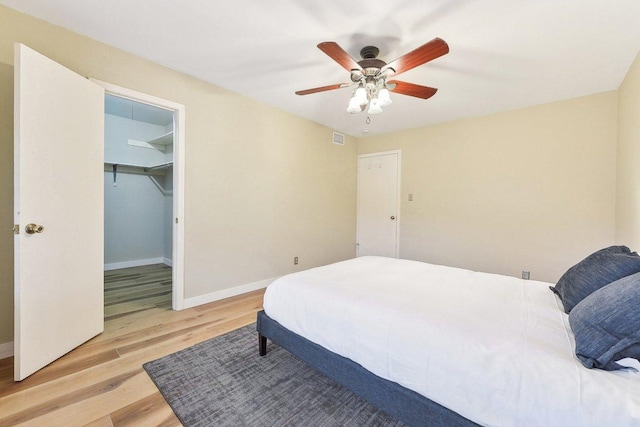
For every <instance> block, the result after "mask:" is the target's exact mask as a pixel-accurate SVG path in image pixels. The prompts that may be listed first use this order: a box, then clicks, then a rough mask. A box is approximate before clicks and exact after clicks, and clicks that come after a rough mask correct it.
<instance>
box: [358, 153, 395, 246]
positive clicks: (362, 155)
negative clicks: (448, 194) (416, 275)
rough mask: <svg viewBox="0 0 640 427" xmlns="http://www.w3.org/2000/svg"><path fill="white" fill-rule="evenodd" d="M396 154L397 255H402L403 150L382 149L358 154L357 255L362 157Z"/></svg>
mask: <svg viewBox="0 0 640 427" xmlns="http://www.w3.org/2000/svg"><path fill="white" fill-rule="evenodd" d="M392 154H395V155H396V156H397V157H396V159H397V165H398V170H397V175H396V185H397V193H396V212H397V213H396V221H395V222H396V247H395V250H394V251H395V257H396V258H399V257H400V219H401V218H402V216H401V215H400V202H401V201H402V195H401V194H400V191H401V189H402V186H401V177H402V174H401V167H402V150H389V151H380V152H376V153H367V154H358V164H357V170H358V178H357V180H356V187H357V188H356V256H359V254H358V252H359V250H360V248H359V247H358V242H360V236H359V230H360V228H359V227H358V219H359V218H360V212H359V210H360V186H359V185H358V184H359V181H360V176H359V175H360V159H364V158H367V157H377V156H386V155H392Z"/></svg>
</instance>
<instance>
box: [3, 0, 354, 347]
mask: <svg viewBox="0 0 640 427" xmlns="http://www.w3.org/2000/svg"><path fill="white" fill-rule="evenodd" d="M14 42H21V43H24V44H26V45H28V46H30V47H32V48H33V49H36V50H37V51H39V52H41V53H43V54H44V55H46V56H48V57H50V58H52V59H53V60H55V61H57V62H60V63H61V64H63V65H65V66H66V67H68V68H70V69H72V70H74V71H76V72H78V73H80V74H82V75H85V76H90V77H94V78H97V79H100V80H103V81H107V82H110V83H114V84H117V85H121V86H124V87H127V88H131V89H134V90H137V91H140V92H145V93H148V94H151V95H155V96H158V97H161V98H165V99H168V100H171V101H175V102H178V103H182V104H184V105H185V107H186V139H187V141H186V145H185V148H186V156H185V159H186V176H185V185H186V188H185V218H184V221H185V296H186V297H187V298H189V297H195V296H200V295H204V294H207V293H211V292H215V291H219V290H222V289H227V288H231V287H235V286H240V285H243V284H248V283H252V282H256V281H261V280H264V279H269V278H273V277H276V276H279V275H282V274H284V273H288V272H291V271H293V270H294V266H293V257H294V256H298V257H299V258H300V264H299V265H298V266H296V267H295V269H296V270H299V269H304V268H309V267H312V266H317V265H320V264H326V263H329V262H333V261H338V260H342V259H346V258H350V257H353V256H354V254H355V249H354V241H355V194H356V193H355V188H356V166H355V165H356V161H355V159H356V141H355V139H354V138H350V137H348V138H346V144H345V146H338V145H335V144H332V143H331V129H328V128H326V127H324V126H320V125H318V124H315V123H313V122H310V121H308V120H303V119H300V118H297V117H295V116H293V115H290V114H288V113H284V112H282V111H279V110H277V109H274V108H271V107H268V106H265V105H263V104H259V103H256V102H253V101H251V100H249V99H247V98H244V97H241V96H238V95H236V94H233V93H230V92H228V91H226V90H223V89H221V88H219V87H216V86H213V85H211V84H207V83H205V82H203V81H200V80H197V79H194V78H192V77H189V76H187V75H185V74H181V73H178V72H175V71H172V70H169V69H167V68H164V67H161V66H159V65H157V64H154V63H151V62H149V61H145V60H143V59H141V58H139V57H135V56H133V55H130V54H127V53H125V52H122V51H120V50H118V49H115V48H112V47H109V46H106V45H103V44H100V43H98V42H95V41H93V40H90V39H88V38H86V37H82V36H80V35H78V34H75V33H72V32H69V31H67V30H64V29H62V28H60V27H56V26H52V25H50V24H47V23H45V22H43V21H40V20H37V19H34V18H31V17H28V16H26V15H22V14H20V13H17V12H15V11H13V10H11V9H7V8H5V7H2V6H0V106H1V107H2V110H1V111H0V138H1V140H0V230H4V232H3V233H0V251H2V254H3V256H2V257H0V343H4V342H9V341H11V340H12V339H13V326H12V325H13V322H12V319H13V314H12V311H13V276H12V263H13V260H12V256H11V254H12V251H13V241H12V235H11V233H10V229H11V224H12V223H13V213H12V204H13V131H12V128H13V122H12V121H13V113H12V102H13V101H12V99H13V89H12V85H13V49H14V47H13V44H14Z"/></svg>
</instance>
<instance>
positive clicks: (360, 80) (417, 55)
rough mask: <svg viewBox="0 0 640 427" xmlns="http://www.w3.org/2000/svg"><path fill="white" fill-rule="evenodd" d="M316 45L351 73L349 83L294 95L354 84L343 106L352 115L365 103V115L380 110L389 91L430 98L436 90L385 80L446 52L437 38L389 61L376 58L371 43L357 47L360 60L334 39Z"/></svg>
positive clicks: (387, 98)
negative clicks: (350, 94) (347, 100)
mask: <svg viewBox="0 0 640 427" xmlns="http://www.w3.org/2000/svg"><path fill="white" fill-rule="evenodd" d="M318 48H319V49H320V50H321V51H323V52H324V53H326V54H327V55H328V56H329V57H330V58H332V59H333V60H334V61H336V62H337V63H338V64H340V65H341V66H342V67H343V68H344V69H345V70H347V71H349V72H350V73H351V83H338V84H333V85H328V86H321V87H316V88H313V89H306V90H299V91H297V92H296V94H297V95H309V94H312V93H318V92H325V91H328V90H333V89H340V88H343V87H349V86H357V87H356V88H355V89H354V91H353V95H352V97H351V100H350V101H349V107H348V108H347V111H348V112H349V113H352V114H355V113H359V112H361V111H364V110H365V109H366V107H367V105H369V109H368V113H369V114H379V113H381V112H382V107H385V106H387V105H389V104H391V98H390V97H389V91H391V92H394V93H399V94H402V95H408V96H413V97H416V98H422V99H428V98H431V97H432V96H433V95H435V93H436V92H437V91H438V89H435V88H432V87H428V86H421V85H417V84H414V83H407V82H402V81H399V80H388V79H389V78H390V77H391V76H397V75H398V74H400V73H404V72H405V71H409V70H411V69H413V68H415V67H418V66H420V65H422V64H425V63H427V62H429V61H432V60H434V59H436V58H439V57H440V56H442V55H445V54H447V53H449V45H448V44H447V42H445V41H444V40H442V39H441V38H437V37H436V38H435V39H433V40H431V41H429V42H427V43H425V44H423V45H422V46H420V47H418V48H417V49H414V50H412V51H411V52H409V53H407V54H405V55H403V56H401V57H400V58H398V59H396V60H394V61H391V62H389V63H386V62H384V61H382V60H381V59H378V53H379V49H378V48H377V47H375V46H365V47H363V48H362V49H361V50H360V56H361V57H362V60H360V61H356V60H355V59H353V58H352V57H351V56H350V55H349V54H348V53H347V52H346V51H345V50H344V49H342V48H341V47H340V46H339V45H338V44H337V43H336V42H323V43H320V44H318Z"/></svg>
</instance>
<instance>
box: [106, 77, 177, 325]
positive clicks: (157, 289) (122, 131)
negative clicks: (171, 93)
mask: <svg viewBox="0 0 640 427" xmlns="http://www.w3.org/2000/svg"><path fill="white" fill-rule="evenodd" d="M96 83H99V84H101V85H103V86H104V87H105V89H106V93H105V116H104V118H105V120H104V270H105V274H104V277H105V280H104V286H105V287H104V318H105V320H109V319H112V318H116V317H120V316H122V315H126V314H128V313H133V312H137V311H142V310H148V309H156V308H160V309H174V310H180V309H182V308H183V298H184V297H183V294H184V292H183V280H182V278H183V263H182V253H183V251H182V248H183V237H182V236H183V233H182V230H183V226H182V221H181V218H182V215H181V212H182V209H183V206H184V203H183V200H184V199H183V197H181V196H182V191H181V190H182V186H181V184H182V182H183V180H182V175H183V171H184V169H183V167H181V165H182V166H183V161H182V159H183V155H182V153H184V148H183V147H181V145H182V144H181V143H182V142H183V138H184V106H182V105H180V104H174V103H173V102H170V101H166V100H161V99H158V98H155V97H151V96H149V95H145V94H141V93H138V92H134V91H130V90H128V89H124V88H119V87H117V86H112V85H109V84H107V83H104V82H99V81H96Z"/></svg>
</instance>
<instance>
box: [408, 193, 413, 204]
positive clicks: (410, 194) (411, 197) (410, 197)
mask: <svg viewBox="0 0 640 427" xmlns="http://www.w3.org/2000/svg"><path fill="white" fill-rule="evenodd" d="M409 201H410V202H413V193H409Z"/></svg>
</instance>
